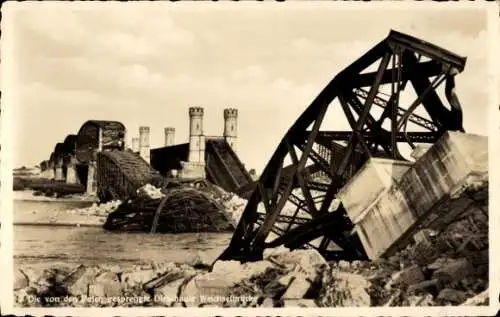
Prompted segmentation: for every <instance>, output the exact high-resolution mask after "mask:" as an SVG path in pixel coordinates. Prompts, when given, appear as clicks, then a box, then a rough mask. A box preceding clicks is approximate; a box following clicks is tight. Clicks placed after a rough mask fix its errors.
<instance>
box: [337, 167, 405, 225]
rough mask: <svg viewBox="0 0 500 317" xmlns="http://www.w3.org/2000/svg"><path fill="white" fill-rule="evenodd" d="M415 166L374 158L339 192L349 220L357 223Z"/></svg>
mask: <svg viewBox="0 0 500 317" xmlns="http://www.w3.org/2000/svg"><path fill="white" fill-rule="evenodd" d="M412 165H413V163H412V162H406V161H397V160H391V159H382V158H372V159H370V160H369V161H368V162H367V163H366V164H365V165H363V167H361V169H360V170H359V171H358V172H357V173H356V174H355V175H354V177H353V178H351V180H350V181H349V182H348V183H347V184H346V185H345V186H344V187H343V188H342V189H341V190H340V191H339V194H338V196H337V197H338V198H339V199H340V200H341V201H342V204H343V205H344V207H345V208H346V210H347V213H348V215H349V218H350V219H351V221H352V222H353V223H357V222H359V221H360V220H361V218H362V217H363V212H364V211H366V210H367V209H368V208H369V207H370V206H371V205H373V204H374V203H375V202H376V201H377V200H378V199H379V198H380V197H381V195H382V194H384V193H385V192H386V191H387V190H388V189H389V188H390V187H391V185H392V184H393V183H394V182H395V181H397V180H399V179H400V178H401V177H402V175H403V174H404V173H405V172H406V171H407V170H408V169H409V168H410V167H411V166H412Z"/></svg>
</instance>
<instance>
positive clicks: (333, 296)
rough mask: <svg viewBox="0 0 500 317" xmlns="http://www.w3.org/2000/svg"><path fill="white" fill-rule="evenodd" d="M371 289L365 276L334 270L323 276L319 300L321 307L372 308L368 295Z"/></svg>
mask: <svg viewBox="0 0 500 317" xmlns="http://www.w3.org/2000/svg"><path fill="white" fill-rule="evenodd" d="M369 287H370V282H368V281H367V280H366V279H365V278H364V277H363V276H361V275H359V274H351V273H346V272H339V271H335V270H332V271H331V272H330V273H328V274H325V275H324V276H323V287H322V289H321V291H320V295H319V298H318V305H319V306H321V307H364V306H370V304H371V299H370V295H369V294H368V293H367V289H368V288H369Z"/></svg>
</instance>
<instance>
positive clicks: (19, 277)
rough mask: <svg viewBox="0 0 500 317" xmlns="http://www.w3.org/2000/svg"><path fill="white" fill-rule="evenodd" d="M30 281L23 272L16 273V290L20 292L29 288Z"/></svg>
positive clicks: (16, 271)
mask: <svg viewBox="0 0 500 317" xmlns="http://www.w3.org/2000/svg"><path fill="white" fill-rule="evenodd" d="M28 284H29V281H28V277H27V276H26V274H24V272H23V271H21V270H15V271H14V290H15V291H17V290H20V289H22V288H26V287H28Z"/></svg>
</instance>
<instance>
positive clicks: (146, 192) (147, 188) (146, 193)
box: [137, 184, 165, 199]
mask: <svg viewBox="0 0 500 317" xmlns="http://www.w3.org/2000/svg"><path fill="white" fill-rule="evenodd" d="M137 196H138V197H140V198H149V199H160V198H163V197H164V196H165V194H164V193H162V191H161V188H157V187H155V186H153V185H151V184H146V185H144V186H142V187H141V188H139V189H138V190H137Z"/></svg>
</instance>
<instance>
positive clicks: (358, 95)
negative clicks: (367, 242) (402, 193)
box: [219, 31, 466, 261]
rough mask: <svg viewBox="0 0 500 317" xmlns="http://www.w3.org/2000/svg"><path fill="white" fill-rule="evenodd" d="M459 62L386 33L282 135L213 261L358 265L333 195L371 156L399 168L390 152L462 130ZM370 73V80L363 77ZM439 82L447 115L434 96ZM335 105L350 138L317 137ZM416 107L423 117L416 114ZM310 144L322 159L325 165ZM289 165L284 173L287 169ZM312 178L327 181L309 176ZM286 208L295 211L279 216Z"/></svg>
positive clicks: (357, 247) (353, 240) (358, 251)
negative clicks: (405, 97) (304, 259)
mask: <svg viewBox="0 0 500 317" xmlns="http://www.w3.org/2000/svg"><path fill="white" fill-rule="evenodd" d="M465 62H466V58H464V57H460V56H458V55H456V54H454V53H451V52H449V51H447V50H445V49H442V48H440V47H437V46H435V45H433V44H430V43H428V42H425V41H422V40H420V39H417V38H414V37H411V36H409V35H405V34H402V33H399V32H396V31H391V32H390V33H389V35H388V36H387V37H386V38H385V39H384V40H383V41H381V42H380V43H379V44H377V45H376V46H375V47H373V48H372V49H371V50H369V51H368V52H367V53H365V54H364V55H363V56H362V57H361V58H359V59H358V60H356V61H355V62H354V63H352V64H351V65H350V66H348V67H347V68H346V69H344V70H343V71H342V72H341V73H339V74H338V75H337V76H336V77H335V78H334V79H333V80H332V81H331V82H330V83H329V84H328V85H327V86H326V88H325V89H324V90H323V91H322V92H321V93H320V94H319V95H318V96H317V97H316V99H314V101H313V102H312V103H311V105H310V106H309V107H308V108H307V109H306V110H305V111H304V112H303V114H302V115H301V116H300V117H299V118H298V120H297V121H296V122H295V123H294V124H293V126H292V127H291V128H290V129H289V130H288V132H287V133H286V135H285V136H284V138H283V139H282V140H281V142H280V144H279V145H278V147H277V149H276V151H275V153H274V154H273V156H272V157H271V159H270V161H269V162H268V164H267V166H266V167H265V169H264V171H263V173H262V175H261V177H260V179H259V181H258V182H257V185H256V186H255V189H254V191H253V193H252V195H251V197H250V199H249V201H248V204H247V206H246V207H245V210H244V212H243V214H242V217H241V219H240V222H239V224H238V226H237V228H236V231H235V233H234V236H233V238H232V240H231V242H230V245H229V246H228V247H227V249H226V250H225V251H224V252H223V253H222V254H221V256H220V257H219V259H221V260H230V259H235V260H240V261H253V260H259V259H261V258H262V254H263V250H264V249H266V248H269V247H276V246H280V245H284V246H286V247H288V248H291V249H294V248H299V247H303V246H306V247H312V248H316V249H317V250H318V251H319V252H321V253H322V254H323V255H324V256H325V257H326V258H329V259H339V258H342V259H363V258H366V255H365V252H364V249H363V246H362V245H361V243H360V241H359V239H358V238H357V236H356V235H354V234H352V229H353V224H352V223H351V221H350V219H349V218H348V216H347V213H346V211H345V209H344V208H343V206H342V204H340V205H338V203H334V202H337V201H336V200H335V198H336V194H337V193H338V191H339V189H341V188H342V187H343V186H344V185H345V184H346V182H347V181H348V180H349V179H350V178H351V177H352V176H353V174H354V173H355V172H356V171H357V170H358V169H359V168H360V167H361V166H362V165H363V164H364V163H365V162H366V161H367V160H368V159H369V158H371V157H386V158H392V159H396V160H404V157H403V156H402V155H401V154H400V151H399V149H398V145H401V144H408V145H410V146H411V147H412V148H413V147H414V146H415V143H434V142H435V141H436V140H437V139H438V138H439V137H440V136H441V135H442V134H443V133H444V132H445V131H447V130H461V131H463V127H462V120H461V108H460V104H459V102H458V98H457V97H456V95H455V93H454V89H453V88H454V76H455V75H456V74H458V73H460V72H462V71H463V69H464V67H465ZM377 64H378V68H377V70H376V71H375V72H367V69H368V68H369V67H370V66H376V65H377ZM444 81H446V87H447V88H446V99H447V100H448V103H449V104H450V106H451V107H447V106H445V105H444V104H443V102H442V101H441V99H440V97H439V96H438V94H437V90H436V89H437V88H438V87H439V86H440V84H441V83H443V82H444ZM408 83H410V84H411V86H412V87H413V90H414V92H415V95H416V96H417V97H416V99H415V101H414V102H413V103H412V104H410V105H409V106H406V107H403V106H401V105H400V94H401V92H402V91H403V90H404V89H405V88H406V86H407V84H408ZM384 85H390V93H384V91H383V90H382V87H383V86H384ZM385 87H387V86H385ZM334 100H337V105H334V104H333V103H332V102H333V101H334ZM338 104H340V106H338ZM333 106H335V107H340V108H339V109H340V110H341V111H342V113H343V114H344V116H345V118H346V119H347V121H348V123H349V125H350V129H351V130H349V131H322V130H320V127H321V125H322V123H323V121H324V120H325V114H326V112H327V109H329V107H333ZM418 107H420V108H422V109H419V110H423V111H424V112H426V113H427V115H418V114H416V113H415V110H416V109H417V108H418ZM377 108H378V109H377ZM377 110H378V112H377ZM339 113H340V112H339ZM380 113H381V115H380ZM377 117H378V118H377ZM330 119H332V118H330ZM333 119H335V118H333ZM385 122H388V123H389V124H385ZM310 127H311V128H310ZM315 144H320V145H322V146H323V147H326V148H327V149H328V150H329V152H330V153H329V155H328V157H327V158H326V157H325V155H320V154H319V153H318V152H317V151H316V150H315V149H314V145H315ZM287 160H290V161H291V162H292V164H291V165H288V166H285V164H287V163H286V161H287ZM318 172H321V174H322V175H326V177H322V178H321V179H317V178H314V177H311V175H316V174H317V173H318ZM287 204H291V205H292V206H294V208H295V209H294V210H291V209H290V208H288V207H287V208H285V206H288V205H287ZM337 206H338V207H337ZM271 233H274V237H272V236H271V235H270V234H271ZM313 242H314V243H313Z"/></svg>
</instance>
